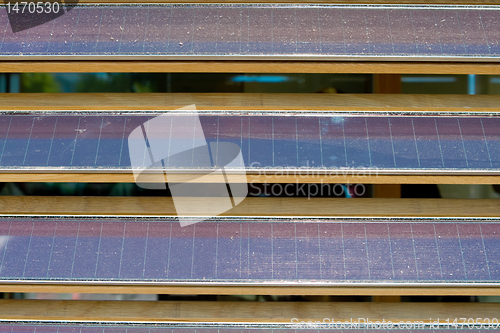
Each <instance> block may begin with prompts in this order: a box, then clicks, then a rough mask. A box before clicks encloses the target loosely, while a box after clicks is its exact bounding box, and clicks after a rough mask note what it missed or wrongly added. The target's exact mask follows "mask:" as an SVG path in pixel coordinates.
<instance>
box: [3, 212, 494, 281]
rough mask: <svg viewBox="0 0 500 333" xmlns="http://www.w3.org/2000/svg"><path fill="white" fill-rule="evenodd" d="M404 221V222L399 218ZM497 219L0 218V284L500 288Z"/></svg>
mask: <svg viewBox="0 0 500 333" xmlns="http://www.w3.org/2000/svg"><path fill="white" fill-rule="evenodd" d="M396 222H397V221H396ZM498 227H499V225H498V223H497V222H489V223H475V222H467V221H461V222H454V221H449V222H433V223H430V222H421V223H418V222H417V223H408V222H399V223H391V222H389V223H387V222H377V221H373V222H370V223H363V222H338V221H328V223H316V222H307V223H304V222H291V221H289V222H277V221H264V222H258V221H253V222H239V221H212V222H201V223H197V224H194V225H190V226H188V227H180V225H179V223H178V222H175V221H171V220H169V219H168V218H166V219H165V221H146V220H144V221H130V220H127V219H114V220H110V219H107V220H106V219H104V220H102V221H95V220H94V221H90V220H86V219H85V218H80V219H75V218H73V219H71V218H64V219H62V218H59V219H51V218H44V219H37V220H36V221H34V220H30V219H29V218H25V219H20V218H18V219H10V220H9V219H8V218H2V219H1V220H0V240H1V243H0V255H1V258H2V265H1V270H0V279H1V280H17V279H30V280H36V281H46V280H47V281H50V280H52V281H56V280H59V279H64V280H68V281H78V280H82V279H85V280H88V281H90V282H92V281H108V280H114V281H124V282H125V281H131V280H138V281H159V282H162V281H163V282H168V281H172V282H173V281H207V280H211V281H219V280H220V281H228V280H231V281H234V282H241V283H244V282H245V281H248V279H251V280H257V281H262V280H273V279H277V280H280V281H298V280H302V281H304V280H314V281H316V282H318V283H324V282H346V281H366V282H373V283H375V282H381V281H393V282H412V281H413V282H466V283H474V282H494V281H497V280H498V278H499V275H500V268H499V266H498V265H499V263H500V251H498V247H499V245H500V235H499V233H498V232H497V229H498Z"/></svg>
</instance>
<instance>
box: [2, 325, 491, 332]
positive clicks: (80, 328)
mask: <svg viewBox="0 0 500 333" xmlns="http://www.w3.org/2000/svg"><path fill="white" fill-rule="evenodd" d="M396 325H397V323H396ZM396 325H395V326H396ZM172 326H179V327H174V328H172ZM234 326H236V327H234ZM252 326H255V327H252ZM289 326H290V325H286V324H275V325H261V326H260V327H258V326H257V325H252V324H251V323H250V324H246V323H245V324H240V323H235V324H231V325H210V324H196V323H189V324H186V325H180V324H174V325H168V324H154V325H152V324H151V325H144V324H125V323H116V324H114V323H109V324H93V323H80V324H76V323H75V324H61V323H47V324H45V325H44V324H41V323H39V324H34V323H16V324H4V325H2V326H0V331H2V332H10V333H21V332H22V333H39V332H43V333H53V332H57V333H118V332H127V333H196V332H198V333H251V332H277V333H278V332H279V333H295V332H304V333H321V332H324V333H333V332H338V331H339V330H335V329H325V328H323V329H317V328H315V327H314V328H303V329H297V330H295V329H290V328H287V327H289ZM428 326H429V325H428V324H426V325H425V328H428ZM488 326H491V327H496V328H497V327H498V325H497V324H492V325H488V324H485V327H488ZM241 327H244V328H241ZM360 327H362V326H360ZM452 328H453V327H452ZM465 330H469V331H470V330H471V329H469V328H468V326H467V325H465V327H464V328H462V327H460V328H459V329H458V330H452V331H451V332H457V331H459V332H460V331H465ZM362 331H363V332H366V333H379V332H380V333H390V332H396V333H403V332H405V333H406V332H411V331H410V330H409V329H408V330H405V329H391V330H386V329H363V330H362ZM426 331H427V332H436V333H437V332H441V331H442V330H430V329H428V330H426ZM357 332H359V330H358V331H357ZM473 332H475V333H485V332H492V333H498V332H499V330H498V329H494V328H491V329H488V328H485V329H475V330H473Z"/></svg>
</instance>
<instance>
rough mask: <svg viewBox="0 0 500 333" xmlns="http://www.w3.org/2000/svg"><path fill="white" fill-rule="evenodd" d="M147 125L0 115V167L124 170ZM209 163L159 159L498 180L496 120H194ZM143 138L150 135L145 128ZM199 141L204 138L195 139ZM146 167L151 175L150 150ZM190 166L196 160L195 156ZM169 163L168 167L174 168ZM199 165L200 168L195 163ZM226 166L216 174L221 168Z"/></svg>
mask: <svg viewBox="0 0 500 333" xmlns="http://www.w3.org/2000/svg"><path fill="white" fill-rule="evenodd" d="M150 119H153V116H136V115H129V116H125V115H120V116H111V115H101V114H99V115H85V116H81V115H52V114H50V115H43V116H27V115H0V133H3V135H1V136H0V152H1V155H0V168H4V169H8V168H20V167H23V168H24V169H23V170H38V169H40V168H46V167H49V168H61V169H63V170H65V169H67V170H83V169H95V168H100V169H110V170H113V169H119V170H130V153H129V147H128V137H129V135H130V133H131V132H132V131H133V130H134V129H135V128H137V127H138V126H141V124H146V125H145V127H148V126H149V125H148V124H149V123H148V120H150ZM199 119H200V123H201V126H202V129H203V134H204V136H205V139H206V141H207V143H210V145H211V151H212V154H211V155H210V159H211V160H210V163H208V161H205V162H204V163H202V162H200V161H198V160H196V159H192V158H189V159H185V160H175V161H177V162H175V161H174V160H172V161H171V159H169V158H168V156H165V162H164V163H165V166H166V167H167V168H174V169H177V168H203V169H204V168H212V166H213V165H216V166H219V164H220V163H222V162H221V154H220V150H219V149H217V145H218V144H219V143H225V142H230V143H233V144H235V145H237V146H239V147H240V148H241V153H242V156H243V160H244V163H245V166H246V167H247V168H251V169H252V170H262V169H268V168H275V169H283V168H289V169H295V170H297V169H304V168H305V169H316V168H320V169H324V170H326V171H328V170H337V171H338V170H340V169H341V168H345V167H348V168H349V169H354V170H384V172H392V173H398V172H401V171H407V170H417V171H420V172H424V173H425V172H427V171H429V170H440V171H443V172H447V171H450V172H452V171H454V170H461V171H473V170H480V171H482V172H485V171H499V170H498V169H499V168H500V131H499V128H500V125H499V122H500V120H499V119H498V118H496V117H483V118H481V117H473V116H468V117H461V118H453V117H429V116H414V117H410V116H398V117H385V116H384V117H382V116H377V117H358V116H343V117H324V116H322V117H315V116H305V117H302V116H300V117H299V116H289V117H276V116H259V115H255V116H239V117H233V116H200V118H199ZM145 130H146V131H147V130H148V128H145ZM169 131H170V130H168V131H167V132H166V133H167V134H166V137H165V144H166V145H170V143H169V140H173V141H172V142H174V143H173V144H181V143H182V142H185V144H183V145H184V146H186V147H190V146H192V141H193V137H192V135H187V136H185V135H184V134H183V133H184V131H183V130H182V129H181V128H179V127H173V128H172V133H171V134H169V133H170V132H169ZM200 138H201V137H200ZM141 154H143V156H142V160H143V164H144V165H143V166H144V167H149V164H150V160H149V155H148V154H146V151H141ZM194 157H195V156H194ZM172 163H174V164H172ZM200 163H201V164H200ZM220 166H222V165H220Z"/></svg>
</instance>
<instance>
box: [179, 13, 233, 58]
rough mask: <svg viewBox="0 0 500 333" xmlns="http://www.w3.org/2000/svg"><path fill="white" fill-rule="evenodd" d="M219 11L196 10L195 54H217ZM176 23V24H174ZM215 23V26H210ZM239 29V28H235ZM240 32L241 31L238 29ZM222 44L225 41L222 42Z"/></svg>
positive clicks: (194, 24)
mask: <svg viewBox="0 0 500 333" xmlns="http://www.w3.org/2000/svg"><path fill="white" fill-rule="evenodd" d="M218 12H219V9H218V8H199V9H197V10H196V14H195V15H196V17H195V19H194V23H193V27H194V31H193V37H192V38H193V53H197V54H210V53H211V54H213V53H216V52H217V44H218V43H217V42H218V41H219V38H218V30H219V16H218ZM174 23H175V22H174ZM210 23H215V24H210ZM233 28H236V29H238V26H236V27H233ZM238 30H239V29H238ZM220 41H221V42H222V43H224V41H223V40H222V39H221V40H220Z"/></svg>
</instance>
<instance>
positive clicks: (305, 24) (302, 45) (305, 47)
mask: <svg viewBox="0 0 500 333" xmlns="http://www.w3.org/2000/svg"><path fill="white" fill-rule="evenodd" d="M319 13H320V9H318V8H305V9H303V10H299V11H295V14H296V19H297V21H296V23H295V26H296V29H297V51H296V53H302V54H310V53H313V54H314V53H316V54H318V53H321V39H320V38H321V36H320V20H319Z"/></svg>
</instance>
